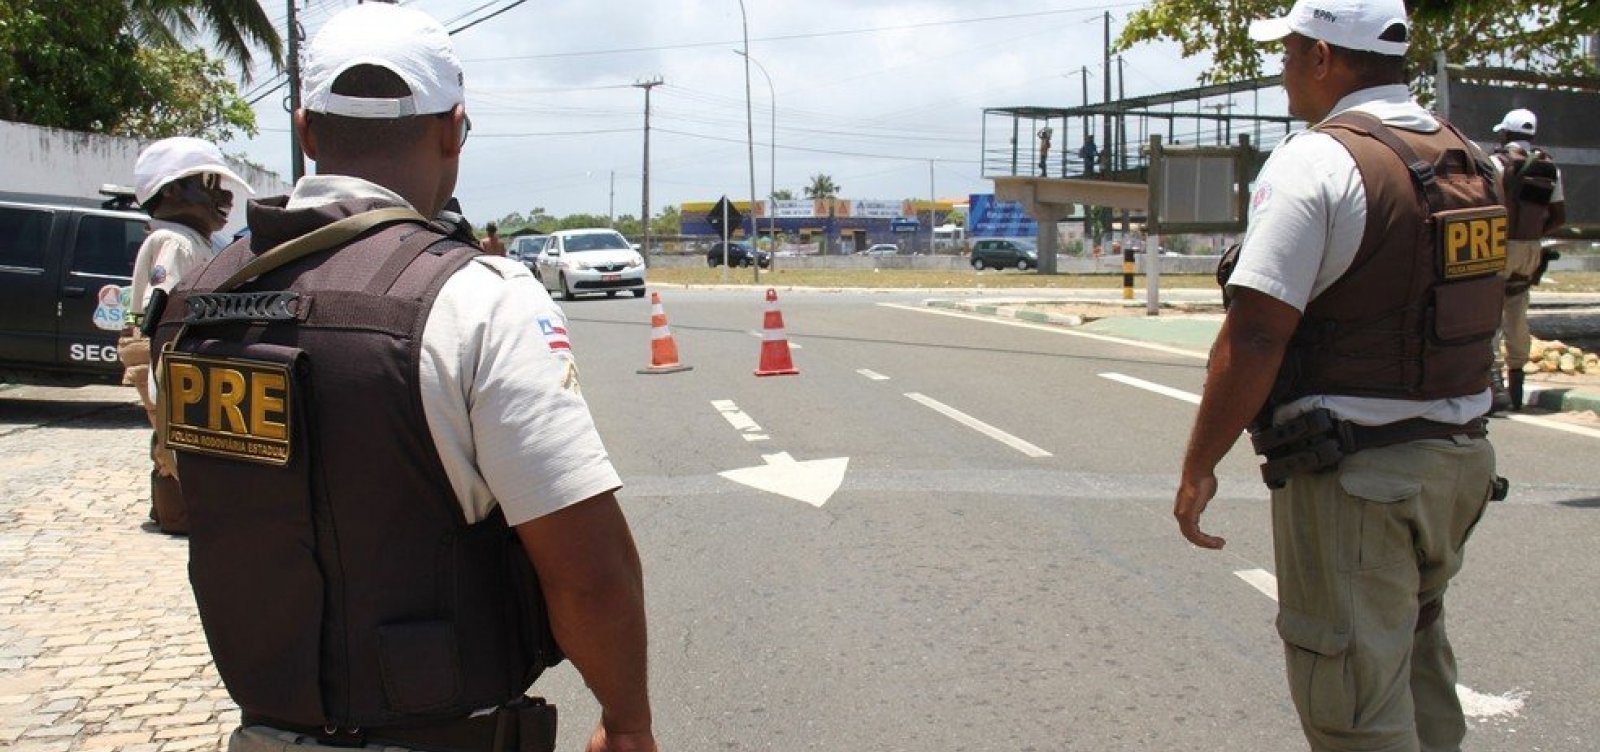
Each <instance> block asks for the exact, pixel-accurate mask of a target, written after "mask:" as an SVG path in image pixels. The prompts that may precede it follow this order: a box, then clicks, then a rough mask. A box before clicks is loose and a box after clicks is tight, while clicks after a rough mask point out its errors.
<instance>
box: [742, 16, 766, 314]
mask: <svg viewBox="0 0 1600 752" xmlns="http://www.w3.org/2000/svg"><path fill="white" fill-rule="evenodd" d="M739 26H740V28H741V29H743V30H744V54H743V55H742V56H741V57H743V58H744V139H745V148H746V149H748V150H749V152H750V211H749V212H748V213H749V215H750V235H749V240H750V252H751V253H754V254H756V262H757V263H754V264H751V265H750V268H751V269H753V270H755V275H756V276H755V280H756V282H758V283H759V282H760V281H761V264H760V261H761V255H760V253H759V252H758V249H757V248H756V235H758V234H759V233H758V232H756V121H755V115H754V114H752V109H751V106H750V20H749V18H748V17H747V16H746V15H745V12H744V0H739Z"/></svg>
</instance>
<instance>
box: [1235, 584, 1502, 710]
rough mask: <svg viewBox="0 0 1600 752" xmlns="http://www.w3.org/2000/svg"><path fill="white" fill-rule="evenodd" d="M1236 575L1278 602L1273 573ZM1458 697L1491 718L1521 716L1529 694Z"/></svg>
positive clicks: (1464, 689) (1467, 690)
mask: <svg viewBox="0 0 1600 752" xmlns="http://www.w3.org/2000/svg"><path fill="white" fill-rule="evenodd" d="M1234 574H1235V575H1236V576H1238V578H1239V579H1241V580H1244V581H1245V582H1248V583H1250V586H1251V587H1253V588H1255V589H1257V590H1259V591H1261V593H1262V594H1263V595H1265V596H1267V597H1268V598H1271V599H1272V600H1273V601H1274V602H1276V601H1277V600H1278V578H1277V577H1274V576H1272V573H1271V572H1268V571H1267V570H1265V569H1241V570H1239V571H1237V572H1234ZM1456 697H1459V698H1461V712H1462V713H1464V714H1466V715H1467V717H1469V718H1491V717H1494V716H1497V715H1509V716H1517V715H1521V714H1522V706H1523V705H1524V704H1526V702H1527V699H1528V693H1527V692H1516V691H1512V692H1507V693H1505V694H1503V695H1486V694H1483V693H1482V692H1477V691H1474V690H1473V689H1472V688H1471V687H1468V686H1465V685H1462V684H1457V685H1456Z"/></svg>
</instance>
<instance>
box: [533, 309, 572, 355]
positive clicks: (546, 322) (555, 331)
mask: <svg viewBox="0 0 1600 752" xmlns="http://www.w3.org/2000/svg"><path fill="white" fill-rule="evenodd" d="M539 331H540V332H541V333H543V334H544V343H545V344H546V345H549V346H550V352H553V353H555V354H556V355H557V356H559V357H563V358H571V357H572V343H571V342H569V341H567V328H566V327H564V326H562V325H561V324H560V322H558V321H557V320H555V319H553V318H551V317H549V316H540V317H539Z"/></svg>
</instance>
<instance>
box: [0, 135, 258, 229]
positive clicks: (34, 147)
mask: <svg viewBox="0 0 1600 752" xmlns="http://www.w3.org/2000/svg"><path fill="white" fill-rule="evenodd" d="M148 143H150V141H149V140H139V139H132V138H118V137H116V136H102V135H98V134H93V133H81V132H78V131H67V130H61V129H58V128H41V127H39V126H36V125H27V124H24V123H13V122H10V121H5V120H0V154H3V155H5V156H4V158H3V164H4V167H3V168H0V191H14V192H17V193H41V194H47V195H51V196H78V197H82V198H99V197H100V186H102V185H105V184H106V183H113V184H116V185H120V186H125V187H132V186H133V163H134V162H135V161H136V160H137V159H138V158H139V150H140V149H142V148H144V146H145V145H146V144H148ZM223 151H224V153H226V151H227V150H226V147H224V149H223ZM228 163H229V165H230V166H232V167H233V170H234V171H235V172H237V173H238V174H239V177H241V178H244V179H245V180H247V181H249V183H250V187H251V188H254V189H255V191H256V195H257V196H271V195H275V194H279V193H286V192H288V190H289V184H288V183H286V182H284V181H283V179H282V178H280V177H278V175H277V173H273V172H268V171H266V170H262V169H258V168H256V167H254V166H251V165H248V164H246V163H244V162H242V161H240V160H237V159H233V158H231V157H230V158H229V159H228ZM245 198H246V197H245V196H240V195H235V196H234V201H233V213H232V214H231V215H230V216H229V218H228V226H227V228H225V229H224V230H223V232H225V233H232V232H234V231H235V230H238V229H239V228H241V227H244V204H245V202H244V199H245Z"/></svg>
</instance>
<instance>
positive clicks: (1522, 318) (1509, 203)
mask: <svg viewBox="0 0 1600 752" xmlns="http://www.w3.org/2000/svg"><path fill="white" fill-rule="evenodd" d="M1494 130H1495V132H1496V133H1499V134H1500V146H1499V148H1497V149H1495V151H1494V164H1495V167H1496V168H1498V169H1499V171H1500V197H1501V201H1502V202H1503V203H1504V204H1505V207H1506V212H1507V214H1508V217H1509V222H1508V225H1509V228H1510V230H1509V240H1508V241H1507V242H1506V299H1505V306H1504V309H1503V310H1502V312H1501V318H1500V326H1501V329H1502V331H1503V332H1504V334H1505V359H1504V363H1505V366H1506V369H1507V373H1506V377H1507V381H1508V383H1507V390H1506V401H1507V403H1509V406H1510V407H1511V409H1513V410H1521V409H1522V382H1523V373H1522V367H1523V366H1524V365H1526V364H1527V362H1528V347H1529V345H1531V344H1532V342H1531V335H1530V334H1529V332H1528V296H1529V289H1530V288H1531V287H1532V286H1533V285H1534V284H1536V283H1537V281H1538V277H1539V274H1540V269H1541V264H1542V263H1543V259H1542V257H1541V255H1542V251H1541V249H1540V247H1539V239H1540V238H1542V237H1545V236H1547V235H1549V234H1550V233H1552V232H1555V231H1556V230H1558V229H1560V228H1561V226H1562V225H1565V224H1566V223H1567V202H1566V196H1565V195H1564V193H1563V192H1562V189H1561V171H1560V170H1559V169H1558V168H1557V167H1556V164H1555V160H1553V159H1552V158H1551V157H1550V154H1549V153H1548V152H1546V151H1545V150H1544V149H1540V148H1538V147H1536V146H1534V145H1533V143H1532V142H1533V137H1534V135H1535V134H1536V133H1538V130H1539V119H1538V117H1536V116H1535V115H1534V114H1533V113H1532V112H1530V111H1528V110H1524V109H1516V110H1512V111H1510V112H1507V113H1506V116H1505V117H1504V118H1501V120H1500V123H1499V124H1498V125H1496V126H1495V127H1494ZM1494 352H1495V355H1496V356H1499V354H1500V349H1499V348H1495V349H1494ZM1495 360H1496V364H1495V365H1496V368H1495V375H1496V376H1498V375H1499V373H1500V369H1499V364H1500V358H1499V357H1496V358H1495ZM1496 396H1497V397H1498V396H1499V395H1496Z"/></svg>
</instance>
